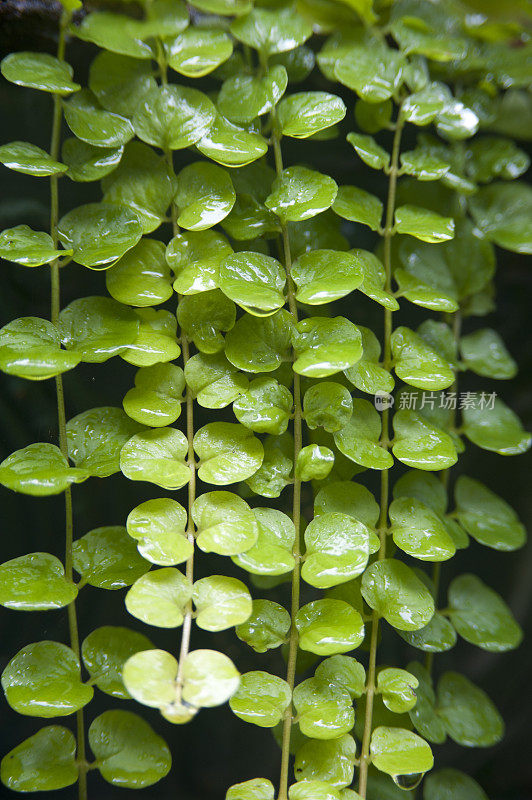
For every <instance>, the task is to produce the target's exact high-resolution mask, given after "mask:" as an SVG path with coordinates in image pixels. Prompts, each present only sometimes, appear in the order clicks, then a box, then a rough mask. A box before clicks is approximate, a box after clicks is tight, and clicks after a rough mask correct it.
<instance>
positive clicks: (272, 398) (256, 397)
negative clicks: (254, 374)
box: [233, 378, 293, 434]
mask: <svg viewBox="0 0 532 800" xmlns="http://www.w3.org/2000/svg"><path fill="white" fill-rule="evenodd" d="M292 406H293V398H292V395H291V393H290V391H289V390H288V389H287V388H286V386H283V385H282V384H280V383H278V382H277V381H276V380H275V378H256V379H255V380H254V381H251V383H250V385H249V387H248V390H247V391H246V392H245V393H244V394H241V395H240V397H238V398H237V399H236V400H235V402H234V403H233V411H234V413H235V416H236V418H237V420H238V421H239V422H241V423H242V425H245V426H246V428H250V430H252V431H255V432H257V433H270V434H280V433H284V432H285V430H286V429H287V427H288V420H289V417H290V413H291V410H292Z"/></svg>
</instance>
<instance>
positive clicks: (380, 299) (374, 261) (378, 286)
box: [351, 250, 399, 311]
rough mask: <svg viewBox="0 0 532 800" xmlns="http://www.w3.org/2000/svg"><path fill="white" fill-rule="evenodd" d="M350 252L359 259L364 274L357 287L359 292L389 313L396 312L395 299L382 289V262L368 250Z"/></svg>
mask: <svg viewBox="0 0 532 800" xmlns="http://www.w3.org/2000/svg"><path fill="white" fill-rule="evenodd" d="M351 252H352V253H353V254H354V255H356V256H357V257H358V258H359V259H360V263H361V266H362V272H363V274H364V280H363V282H362V284H361V285H360V286H359V291H361V292H362V293H363V294H366V295H367V296H368V297H370V298H371V299H372V300H375V302H376V303H379V304H380V305H381V306H384V308H387V309H389V310H390V311H397V309H398V308H399V303H398V302H397V300H396V299H395V297H393V296H392V295H391V294H390V293H389V292H388V291H386V290H385V289H384V286H385V283H386V272H385V270H384V265H383V264H382V262H381V261H379V259H378V258H377V256H375V255H374V254H373V253H370V252H369V251H368V250H352V251H351Z"/></svg>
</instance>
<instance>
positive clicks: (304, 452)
mask: <svg viewBox="0 0 532 800" xmlns="http://www.w3.org/2000/svg"><path fill="white" fill-rule="evenodd" d="M333 466H334V453H333V451H332V450H331V449H330V448H329V447H323V446H322V445H318V444H308V445H306V446H305V447H303V448H302V449H301V450H300V451H299V453H298V455H297V459H296V465H295V472H296V475H297V476H298V478H299V479H300V480H302V481H321V480H324V479H325V478H326V477H327V476H328V475H329V473H330V471H331V470H332V468H333Z"/></svg>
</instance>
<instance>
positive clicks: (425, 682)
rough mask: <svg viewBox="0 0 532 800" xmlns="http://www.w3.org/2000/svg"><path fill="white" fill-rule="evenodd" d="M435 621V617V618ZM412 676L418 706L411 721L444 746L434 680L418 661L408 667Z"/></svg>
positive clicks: (442, 727)
mask: <svg viewBox="0 0 532 800" xmlns="http://www.w3.org/2000/svg"><path fill="white" fill-rule="evenodd" d="M433 619H434V617H433ZM408 669H409V671H410V673H411V674H412V675H415V676H416V678H417V680H418V685H417V687H416V691H415V696H416V700H417V702H416V704H415V706H414V707H413V708H411V709H410V712H409V716H410V719H411V721H412V723H413V725H414V727H415V729H416V730H417V732H418V733H419V734H420V735H421V736H423V738H424V739H427V740H428V741H429V742H432V743H433V744H443V743H444V742H445V740H446V739H447V731H446V730H445V725H444V724H443V722H442V720H441V719H440V718H439V717H438V710H437V708H436V695H435V693H434V689H433V688H432V678H431V675H430V673H429V671H428V670H427V669H426V667H423V666H422V665H421V664H419V663H418V662H416V661H413V662H412V663H411V664H409V665H408Z"/></svg>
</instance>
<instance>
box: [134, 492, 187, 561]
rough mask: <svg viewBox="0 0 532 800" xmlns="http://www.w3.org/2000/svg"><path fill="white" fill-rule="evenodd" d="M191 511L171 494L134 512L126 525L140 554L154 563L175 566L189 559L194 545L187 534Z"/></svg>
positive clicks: (148, 501)
mask: <svg viewBox="0 0 532 800" xmlns="http://www.w3.org/2000/svg"><path fill="white" fill-rule="evenodd" d="M186 526H187V513H186V511H185V509H184V508H183V506H182V505H180V503H178V502H176V501H175V500H171V499H170V498H168V497H160V498H157V499H154V500H146V502H144V503H141V504H140V505H138V506H136V507H135V508H134V509H133V510H132V511H130V513H129V515H128V518H127V522H126V527H127V532H128V534H129V535H130V536H131V537H132V538H133V539H136V540H137V547H138V550H139V553H140V554H141V556H142V557H143V558H145V559H146V560H147V561H151V562H152V564H159V565H161V566H165V567H166V566H173V565H174V564H181V563H182V562H183V561H187V559H188V558H190V556H191V555H192V551H193V545H192V542H190V541H189V539H188V538H187V536H186Z"/></svg>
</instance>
